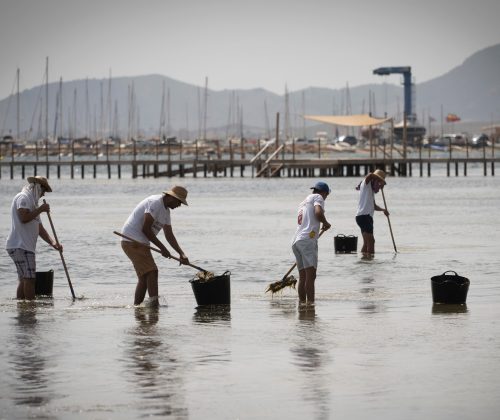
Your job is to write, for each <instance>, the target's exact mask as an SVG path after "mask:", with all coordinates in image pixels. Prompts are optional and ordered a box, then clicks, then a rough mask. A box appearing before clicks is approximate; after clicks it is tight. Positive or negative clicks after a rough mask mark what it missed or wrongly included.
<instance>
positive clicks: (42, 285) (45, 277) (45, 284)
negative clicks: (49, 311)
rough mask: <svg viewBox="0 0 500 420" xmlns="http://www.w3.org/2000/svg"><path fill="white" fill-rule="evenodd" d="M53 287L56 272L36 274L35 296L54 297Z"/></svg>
mask: <svg viewBox="0 0 500 420" xmlns="http://www.w3.org/2000/svg"><path fill="white" fill-rule="evenodd" d="M53 286H54V270H49V271H37V272H36V280H35V295H37V296H52V287H53Z"/></svg>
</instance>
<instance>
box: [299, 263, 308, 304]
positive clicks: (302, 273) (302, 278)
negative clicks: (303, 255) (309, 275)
mask: <svg viewBox="0 0 500 420" xmlns="http://www.w3.org/2000/svg"><path fill="white" fill-rule="evenodd" d="M298 292H299V302H300V303H306V270H304V269H302V270H299V287H298Z"/></svg>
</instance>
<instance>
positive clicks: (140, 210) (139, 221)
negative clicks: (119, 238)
mask: <svg viewBox="0 0 500 420" xmlns="http://www.w3.org/2000/svg"><path fill="white" fill-rule="evenodd" d="M146 213H149V214H150V215H151V216H152V217H153V219H154V222H153V226H152V230H153V233H154V234H155V235H158V232H159V231H160V230H161V229H162V228H163V226H164V225H170V209H168V208H165V206H164V205H163V194H158V195H151V196H149V197H147V198H145V199H144V200H142V201H141V202H140V203H139V204H138V205H137V207H136V208H135V209H134V211H133V212H132V214H131V215H130V216H129V217H128V219H127V221H126V222H125V224H124V225H123V228H122V233H123V234H124V235H126V236H129V237H131V238H132V239H135V240H136V241H139V242H142V243H144V244H149V239H148V238H147V237H146V235H144V233H142V227H143V226H144V214H146ZM123 240H124V241H126V239H123Z"/></svg>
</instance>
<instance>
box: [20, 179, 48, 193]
mask: <svg viewBox="0 0 500 420" xmlns="http://www.w3.org/2000/svg"><path fill="white" fill-rule="evenodd" d="M26 181H28V182H29V183H30V184H32V183H35V184H40V185H41V186H42V187H43V188H44V189H45V191H47V192H52V188H51V187H50V185H49V181H47V178H45V177H44V176H39V175H38V176H29V177H28V178H27V179H26Z"/></svg>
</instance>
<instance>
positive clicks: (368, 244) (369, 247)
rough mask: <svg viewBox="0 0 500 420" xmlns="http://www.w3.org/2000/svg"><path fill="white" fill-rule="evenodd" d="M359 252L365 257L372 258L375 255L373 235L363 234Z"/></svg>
mask: <svg viewBox="0 0 500 420" xmlns="http://www.w3.org/2000/svg"><path fill="white" fill-rule="evenodd" d="M361 252H362V253H363V255H365V256H373V254H375V237H374V236H373V233H368V232H363V247H362V248H361Z"/></svg>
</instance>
